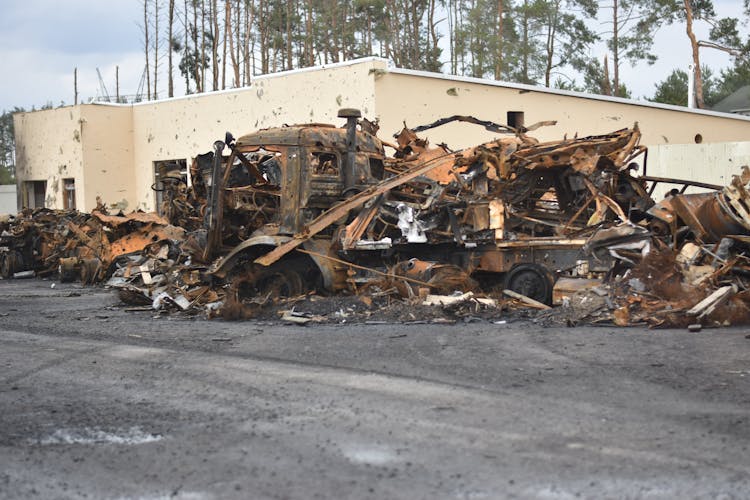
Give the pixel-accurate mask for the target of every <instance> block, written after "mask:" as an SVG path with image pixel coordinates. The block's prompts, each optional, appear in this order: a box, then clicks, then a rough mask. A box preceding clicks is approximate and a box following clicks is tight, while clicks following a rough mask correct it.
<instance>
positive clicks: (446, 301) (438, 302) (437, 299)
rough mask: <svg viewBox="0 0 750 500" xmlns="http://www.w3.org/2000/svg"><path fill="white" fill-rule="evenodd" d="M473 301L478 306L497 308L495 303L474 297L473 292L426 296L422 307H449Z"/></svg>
mask: <svg viewBox="0 0 750 500" xmlns="http://www.w3.org/2000/svg"><path fill="white" fill-rule="evenodd" d="M469 300H473V301H475V302H479V303H480V304H483V305H486V306H489V307H497V301H495V300H494V299H487V298H483V297H474V292H466V293H463V294H461V295H428V296H426V297H425V298H424V301H423V302H422V305H425V306H450V305H454V304H460V303H462V302H468V301H469Z"/></svg>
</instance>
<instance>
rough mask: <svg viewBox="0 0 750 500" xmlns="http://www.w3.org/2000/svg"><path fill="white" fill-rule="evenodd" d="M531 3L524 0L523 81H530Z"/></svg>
mask: <svg viewBox="0 0 750 500" xmlns="http://www.w3.org/2000/svg"><path fill="white" fill-rule="evenodd" d="M528 7H529V3H528V1H527V0H524V2H523V38H522V45H521V46H522V47H523V54H522V61H521V71H522V77H523V83H529V82H530V78H529V9H528Z"/></svg>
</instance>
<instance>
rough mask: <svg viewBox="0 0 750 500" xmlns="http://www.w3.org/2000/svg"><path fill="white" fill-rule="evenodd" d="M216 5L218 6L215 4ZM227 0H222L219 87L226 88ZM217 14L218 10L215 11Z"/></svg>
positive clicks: (228, 12) (228, 32)
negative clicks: (222, 18) (222, 30)
mask: <svg viewBox="0 0 750 500" xmlns="http://www.w3.org/2000/svg"><path fill="white" fill-rule="evenodd" d="M217 7H218V6H217ZM230 9H231V6H230V5H229V0H225V1H224V36H223V37H222V39H221V89H222V90H224V89H225V88H227V37H228V38H229V39H230V40H231V38H232V31H231V28H230V26H231V18H230V17H229V16H231V14H232V11H231V10H230ZM217 15H218V12H217Z"/></svg>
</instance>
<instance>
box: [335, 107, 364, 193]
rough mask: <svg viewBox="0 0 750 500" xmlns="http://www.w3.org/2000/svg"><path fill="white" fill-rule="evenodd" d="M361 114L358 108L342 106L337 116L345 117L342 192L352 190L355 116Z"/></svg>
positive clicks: (355, 142)
mask: <svg viewBox="0 0 750 500" xmlns="http://www.w3.org/2000/svg"><path fill="white" fill-rule="evenodd" d="M360 116H362V113H360V111H359V110H358V109H352V108H343V109H340V110H339V118H346V164H345V165H344V193H345V194H346V192H347V191H351V190H354V184H355V183H356V179H355V176H354V162H355V158H356V154H357V118H359V117H360Z"/></svg>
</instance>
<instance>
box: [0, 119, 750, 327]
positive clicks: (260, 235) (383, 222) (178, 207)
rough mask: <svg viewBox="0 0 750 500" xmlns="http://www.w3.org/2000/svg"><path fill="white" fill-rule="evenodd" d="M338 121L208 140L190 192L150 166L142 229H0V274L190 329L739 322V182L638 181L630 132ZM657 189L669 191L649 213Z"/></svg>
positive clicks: (136, 224) (108, 223)
mask: <svg viewBox="0 0 750 500" xmlns="http://www.w3.org/2000/svg"><path fill="white" fill-rule="evenodd" d="M340 116H341V117H342V118H345V119H346V122H347V124H346V126H344V127H342V128H338V127H334V126H331V125H320V124H307V125H294V126H287V127H280V128H272V129H265V130H261V131H258V132H255V133H252V134H248V135H246V136H243V137H240V138H239V139H234V138H233V137H232V136H231V134H227V136H226V138H225V140H224V141H217V142H216V143H215V144H214V148H213V151H212V152H210V153H207V154H204V155H198V156H197V157H196V159H195V160H194V162H193V164H192V165H191V168H190V182H189V183H186V182H185V181H184V179H182V177H181V176H180V174H179V171H172V170H174V169H172V170H169V169H167V168H166V167H165V170H164V171H163V172H160V179H161V184H160V187H159V189H160V190H161V199H162V200H163V203H162V205H161V206H160V211H161V215H157V214H145V213H141V212H136V213H133V214H129V215H122V214H112V215H111V214H108V213H107V212H106V209H105V208H104V206H103V204H100V206H99V207H98V208H97V210H95V211H94V212H93V213H92V214H90V215H89V214H80V213H78V212H54V211H48V210H46V211H45V210H41V211H39V210H38V211H28V210H27V211H24V212H22V213H21V214H19V215H18V216H16V217H12V218H9V219H8V220H5V221H0V228H1V229H2V240H1V241H0V248H1V249H2V250H0V259H1V260H0V270H2V275H3V277H6V278H7V277H12V276H13V275H14V274H15V273H16V272H19V271H27V270H34V271H35V272H37V273H38V274H41V275H49V274H52V273H54V272H59V273H60V276H61V278H64V279H76V278H77V279H81V280H82V281H84V282H86V283H96V282H102V281H105V280H106V282H107V283H108V285H109V286H112V287H114V288H116V289H118V290H119V292H120V294H121V297H122V298H123V300H125V301H128V302H139V303H147V304H148V305H149V306H150V307H152V308H154V309H165V310H166V309H173V310H179V311H187V312H197V311H201V310H203V311H206V312H207V313H208V315H209V316H215V315H218V314H220V311H221V310H224V315H225V316H227V317H248V316H249V315H252V312H248V311H249V310H250V309H252V308H258V307H262V306H263V305H264V304H267V303H268V302H272V301H274V300H277V299H279V298H283V297H295V296H298V295H300V294H303V293H307V292H310V291H322V290H327V291H328V292H334V293H336V292H348V293H355V294H360V295H368V294H370V295H371V296H383V295H390V294H395V295H396V296H400V297H406V298H408V300H412V299H414V298H415V297H425V296H426V295H430V294H432V295H434V294H443V295H445V294H450V293H451V292H452V291H456V290H458V291H461V292H464V294H466V293H473V294H475V295H476V294H484V295H486V296H492V297H493V298H494V300H495V301H496V302H497V303H498V304H501V305H502V306H503V307H506V308H507V307H518V306H522V305H526V306H528V305H533V307H535V308H538V309H542V308H544V307H547V306H548V305H550V304H552V302H553V298H554V301H555V303H556V304H557V303H561V304H563V307H562V308H557V309H558V310H560V309H565V307H566V305H570V304H571V303H573V302H575V300H576V297H582V296H584V295H585V294H596V297H597V299H596V300H595V301H590V302H589V303H592V304H593V303H595V304H596V307H595V308H591V307H589V308H587V309H586V308H578V309H575V310H577V311H584V310H585V311H586V312H585V313H581V314H582V315H580V316H579V318H578V319H576V318H571V317H570V314H568V318H567V321H568V322H569V323H572V324H575V323H577V322H579V321H591V320H596V321H604V320H609V321H613V322H615V323H616V324H622V325H626V324H636V323H642V322H645V323H648V324H652V325H656V326H667V325H683V324H687V323H695V322H703V323H705V324H709V323H711V324H716V323H717V322H718V321H719V320H720V318H722V319H721V321H729V322H731V323H736V322H747V321H748V319H750V312H748V311H750V307H747V306H746V304H745V300H746V296H748V294H749V292H748V286H750V281H748V280H750V257H748V255H750V254H748V253H747V249H748V245H750V194H749V193H750V190H749V189H748V182H750V171H747V170H745V171H743V174H742V175H741V176H738V177H737V178H736V179H734V180H733V181H732V183H731V185H730V186H727V187H724V188H721V189H713V188H716V186H712V185H708V184H702V183H691V182H690V181H678V180H674V179H662V178H653V177H647V176H642V177H638V176H637V175H636V171H637V169H638V168H639V167H640V166H642V167H643V169H644V171H645V159H643V157H642V156H641V155H642V153H643V152H644V150H645V148H644V147H642V146H640V145H639V140H640V131H639V130H638V127H637V125H636V126H634V127H633V128H628V129H622V130H618V131H615V132H612V133H610V134H604V135H598V136H591V137H581V138H579V137H576V138H572V139H567V138H565V139H563V140H560V141H553V142H546V143H539V141H537V140H536V139H534V138H533V137H531V136H529V135H528V132H529V131H530V130H532V129H534V128H536V127H538V126H545V125H550V124H552V123H553V122H540V123H539V124H536V125H534V126H532V127H528V128H512V127H507V126H504V125H500V124H496V123H493V122H488V121H484V120H479V119H476V118H473V117H465V116H454V117H449V118H445V119H441V120H437V121H436V122H433V123H431V124H429V125H426V126H422V127H415V128H409V127H406V126H405V127H404V129H403V130H401V131H400V132H399V133H397V134H395V135H394V138H395V143H393V144H390V143H385V142H382V141H381V140H380V139H379V138H378V137H377V136H376V135H375V132H377V124H376V123H373V122H369V121H367V120H364V119H360V116H359V112H358V111H357V110H342V111H341V113H340ZM452 121H458V122H464V123H470V124H475V125H480V126H483V127H484V128H486V129H487V130H491V131H493V132H495V133H497V134H500V137H499V138H497V139H496V140H493V141H490V142H487V143H484V144H480V145H477V146H474V147H471V148H467V149H464V150H460V151H454V150H452V149H451V148H450V147H449V146H447V145H444V144H443V145H438V146H436V147H433V146H431V145H430V143H429V141H428V140H426V139H424V138H422V137H420V136H418V135H417V132H418V131H425V130H429V129H431V128H433V127H436V126H440V125H442V124H445V123H449V122H452ZM389 148H390V149H393V151H392V152H391V154H387V153H386V150H387V149H389ZM636 161H640V162H641V165H638V164H637V163H635V162H636ZM658 182H672V183H675V184H676V185H680V184H682V188H681V189H675V190H673V191H671V192H670V196H669V197H668V198H666V199H665V200H662V201H660V202H659V203H655V202H654V200H653V199H652V198H651V195H652V193H653V187H654V185H655V184H656V183H658ZM688 188H691V189H696V188H702V189H708V192H705V193H686V190H687V189H688ZM154 189H156V186H154ZM597 284H599V285H597ZM718 290H721V293H719V292H718ZM553 292H554V293H553ZM506 296H510V297H512V300H511V299H508V298H506ZM709 299H710V300H709ZM583 302H585V300H584V301H583ZM501 309H502V307H500V308H499V309H498V311H499V310H501ZM573 310H574V309H570V310H569V313H570V311H573ZM543 314H549V315H553V314H555V309H553V310H551V311H545V312H544V313H543Z"/></svg>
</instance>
